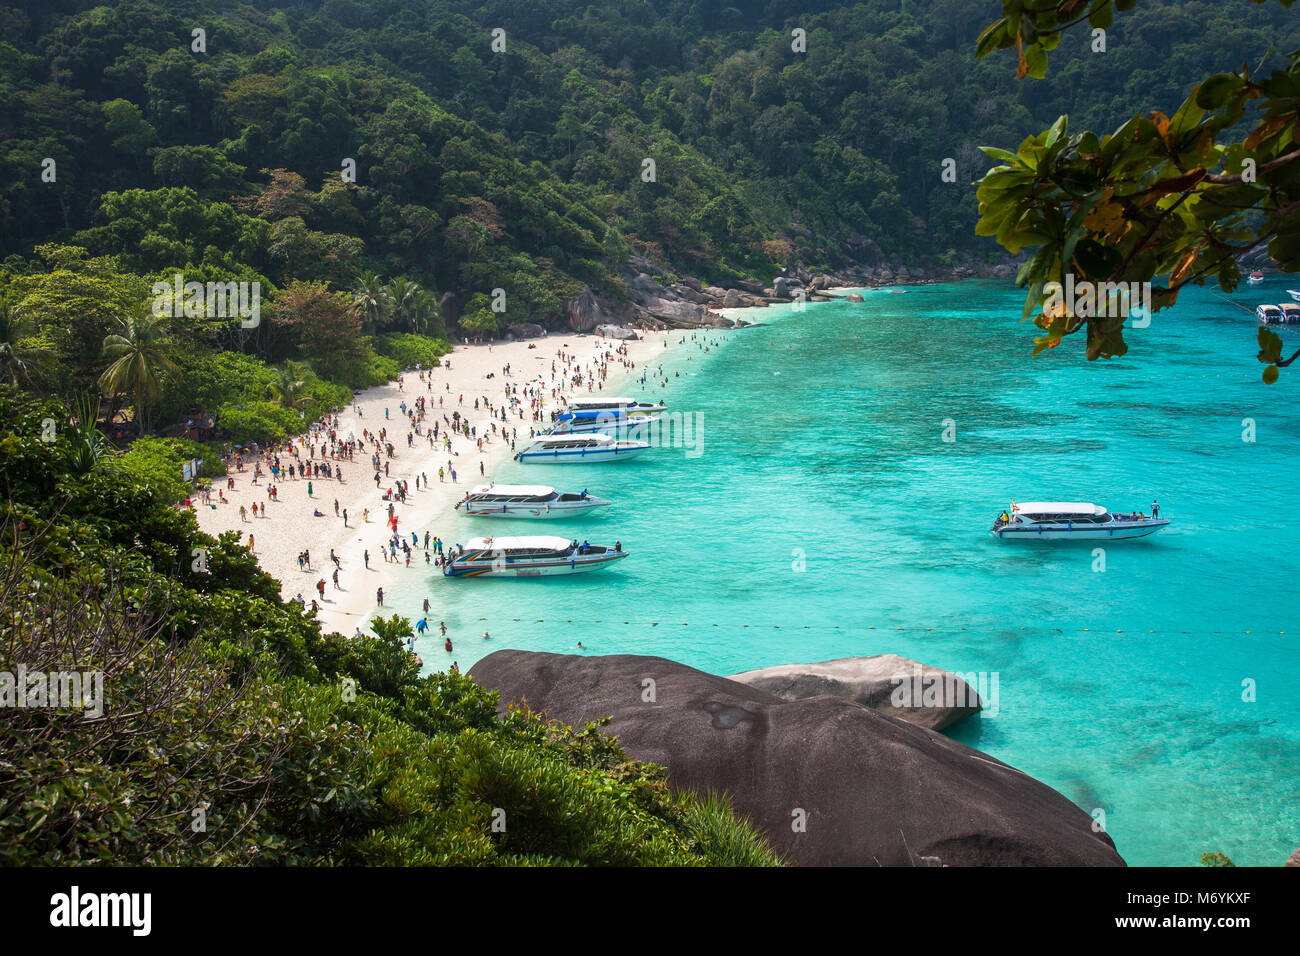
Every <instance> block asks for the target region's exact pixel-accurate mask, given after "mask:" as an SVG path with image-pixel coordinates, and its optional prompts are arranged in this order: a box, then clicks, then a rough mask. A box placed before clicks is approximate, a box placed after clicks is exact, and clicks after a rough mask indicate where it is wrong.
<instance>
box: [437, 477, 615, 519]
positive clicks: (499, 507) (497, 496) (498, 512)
mask: <svg viewBox="0 0 1300 956" xmlns="http://www.w3.org/2000/svg"><path fill="white" fill-rule="evenodd" d="M609 505H610V502H608V501H606V500H605V499H604V498H593V497H592V496H591V495H589V494H587V492H586V489H584V490H583V491H582V493H581V494H572V493H561V492H558V491H556V490H555V489H554V488H552V487H550V486H549V485H479V486H478V487H477V488H474V489H472V490H471V491H469V492H468V493H467V494H466V495H465V497H464V498H462V499H461V500H460V501H458V502H456V510H457V511H461V512H464V513H465V514H467V515H473V516H475V517H477V518H539V519H546V518H575V517H577V516H579V515H581V514H584V513H585V512H588V511H591V510H593V509H595V508H607V507H609Z"/></svg>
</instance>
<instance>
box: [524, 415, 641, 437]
mask: <svg viewBox="0 0 1300 956" xmlns="http://www.w3.org/2000/svg"><path fill="white" fill-rule="evenodd" d="M658 421H659V416H658V415H657V414H656V415H628V414H625V413H624V412H623V411H622V410H618V411H609V410H602V411H582V412H561V413H560V414H559V415H557V416H555V425H554V426H553V427H552V428H551V430H550V434H552V435H579V434H587V433H591V432H604V433H606V434H616V435H626V434H627V433H629V432H633V431H639V430H640V429H643V428H648V427H649V426H651V425H653V424H655V423H656V422H658Z"/></svg>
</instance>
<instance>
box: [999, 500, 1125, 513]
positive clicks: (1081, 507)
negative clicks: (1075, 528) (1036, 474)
mask: <svg viewBox="0 0 1300 956" xmlns="http://www.w3.org/2000/svg"><path fill="white" fill-rule="evenodd" d="M1014 513H1015V514H1021V515H1104V514H1105V513H1106V509H1105V508H1102V507H1100V506H1098V505H1094V504H1092V503H1091V502H1088V501H1022V502H1020V503H1018V504H1017V505H1016V510H1015V512H1014Z"/></svg>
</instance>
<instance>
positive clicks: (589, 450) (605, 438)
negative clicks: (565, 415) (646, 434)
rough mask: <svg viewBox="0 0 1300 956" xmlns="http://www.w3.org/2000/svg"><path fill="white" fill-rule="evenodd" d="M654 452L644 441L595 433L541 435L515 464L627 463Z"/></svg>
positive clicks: (522, 452) (518, 456)
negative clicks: (642, 454)
mask: <svg viewBox="0 0 1300 956" xmlns="http://www.w3.org/2000/svg"><path fill="white" fill-rule="evenodd" d="M649 450H650V445H649V444H648V443H646V442H643V441H627V440H622V439H615V438H611V437H610V436H609V435H605V434H602V433H600V432H594V433H592V434H589V435H538V436H537V438H536V439H534V441H533V442H532V444H530V445H529V446H528V447H527V448H524V449H523V450H522V451H519V452H516V453H515V461H518V462H521V463H523V464H528V465H567V464H575V463H582V462H597V461H623V460H626V459H628V458H634V457H636V456H637V455H640V454H641V453H643V452H647V451H649Z"/></svg>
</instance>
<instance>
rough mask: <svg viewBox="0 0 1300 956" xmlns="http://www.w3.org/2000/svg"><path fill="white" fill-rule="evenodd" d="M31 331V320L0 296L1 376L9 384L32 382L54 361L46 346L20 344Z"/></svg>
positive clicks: (47, 369)
mask: <svg viewBox="0 0 1300 956" xmlns="http://www.w3.org/2000/svg"><path fill="white" fill-rule="evenodd" d="M31 333H32V328H31V325H30V323H28V322H27V321H25V320H24V319H23V318H22V317H21V316H20V315H19V314H18V311H17V310H16V309H13V308H11V307H10V305H9V302H8V300H6V299H3V298H0V378H2V379H3V380H4V381H6V382H8V383H9V384H10V385H15V386H16V385H18V384H19V383H20V382H23V381H26V382H31V381H33V380H34V379H37V378H39V377H40V376H42V375H43V374H44V373H45V372H47V371H49V368H50V366H51V365H52V364H53V363H54V353H53V352H52V351H50V350H49V349H43V348H35V347H30V346H24V345H21V344H20V343H21V342H22V340H23V339H25V338H26V337H27V336H29V335H30V334H31Z"/></svg>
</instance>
